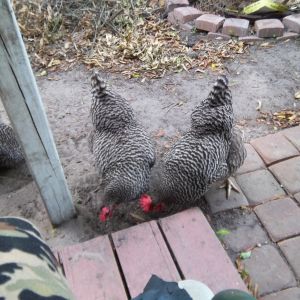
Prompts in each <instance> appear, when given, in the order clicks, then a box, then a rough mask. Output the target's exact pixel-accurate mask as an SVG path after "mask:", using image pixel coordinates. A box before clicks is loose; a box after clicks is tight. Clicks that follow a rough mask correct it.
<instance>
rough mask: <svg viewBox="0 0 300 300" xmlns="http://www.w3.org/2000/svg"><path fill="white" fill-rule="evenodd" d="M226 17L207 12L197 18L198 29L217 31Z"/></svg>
mask: <svg viewBox="0 0 300 300" xmlns="http://www.w3.org/2000/svg"><path fill="white" fill-rule="evenodd" d="M224 21H225V18H223V17H221V16H216V15H211V14H205V15H202V16H201V17H199V18H198V19H196V21H195V26H196V28H197V29H200V30H204V31H210V32H217V31H218V30H219V29H220V28H221V27H222V25H223V23H224Z"/></svg>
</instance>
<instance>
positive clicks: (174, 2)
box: [165, 0, 189, 13]
mask: <svg viewBox="0 0 300 300" xmlns="http://www.w3.org/2000/svg"><path fill="white" fill-rule="evenodd" d="M165 3H166V12H167V13H170V12H172V11H173V10H174V9H175V8H177V7H184V6H189V1H188V0H167V1H166V2H165Z"/></svg>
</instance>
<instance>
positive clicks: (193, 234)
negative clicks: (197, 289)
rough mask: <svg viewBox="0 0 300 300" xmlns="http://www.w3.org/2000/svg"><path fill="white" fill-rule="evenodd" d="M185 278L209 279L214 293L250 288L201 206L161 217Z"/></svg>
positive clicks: (163, 227) (204, 280)
mask: <svg viewBox="0 0 300 300" xmlns="http://www.w3.org/2000/svg"><path fill="white" fill-rule="evenodd" d="M159 223H160V225H161V227H162V229H163V232H164V234H165V236H166V239H167V241H168V243H169V245H170V248H171V249H172V252H173V253H174V256H175V258H176V260H177V263H178V264H179V267H180V269H181V271H182V273H183V275H184V277H185V279H195V280H199V281H201V282H203V283H205V284H206V285H207V286H208V287H209V288H210V289H211V290H212V291H213V292H214V293H217V292H219V291H221V290H224V289H229V288H236V289H241V290H245V291H247V288H246V286H245V284H244V282H243V281H242V279H241V277H240V275H239V274H238V272H237V270H236V269H235V267H234V266H233V264H232V262H231V260H230V259H229V257H228V255H227V253H226V252H225V250H224V249H223V247H222V245H221V243H220V241H219V240H218V238H217V237H216V235H215V233H214V231H213V230H212V228H211V227H210V225H209V223H208V222H207V220H206V218H205V216H204V215H203V214H202V212H201V211H200V209H199V208H193V209H189V210H186V211H183V212H181V213H178V214H175V215H173V216H170V217H167V218H164V219H161V220H160V221H159Z"/></svg>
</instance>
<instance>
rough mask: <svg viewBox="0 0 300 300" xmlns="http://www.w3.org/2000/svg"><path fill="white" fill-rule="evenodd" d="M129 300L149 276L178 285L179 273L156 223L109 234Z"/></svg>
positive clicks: (140, 289)
mask: <svg viewBox="0 0 300 300" xmlns="http://www.w3.org/2000/svg"><path fill="white" fill-rule="evenodd" d="M112 237H113V241H114V244H115V247H116V251H117V254H118V258H119V261H120V265H121V267H122V270H123V274H124V276H125V278H126V282H127V286H128V289H129V292H130V295H131V297H135V296H137V295H139V294H140V293H141V292H142V291H143V289H144V287H145V285H146V284H147V282H148V281H149V279H150V277H151V275H152V274H155V275H157V276H159V277H160V278H162V279H164V280H169V281H178V280H180V279H181V278H180V276H179V273H178V271H177V269H176V266H175V264H174V261H173V260H172V257H171V255H170V252H169V251H168V248H167V245H166V244H165V241H164V239H163V237H162V235H161V232H160V230H159V228H158V226H157V223H156V222H155V221H151V222H148V223H143V224H139V225H137V226H134V227H131V228H128V229H124V230H121V231H118V232H116V233H113V234H112Z"/></svg>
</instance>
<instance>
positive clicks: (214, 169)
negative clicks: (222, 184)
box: [143, 76, 246, 211]
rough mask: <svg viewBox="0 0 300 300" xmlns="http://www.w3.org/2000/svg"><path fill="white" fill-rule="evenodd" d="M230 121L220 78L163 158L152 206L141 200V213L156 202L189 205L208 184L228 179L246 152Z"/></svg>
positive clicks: (228, 96)
mask: <svg viewBox="0 0 300 300" xmlns="http://www.w3.org/2000/svg"><path fill="white" fill-rule="evenodd" d="M233 119H234V117H233V108H232V96H231V92H230V90H229V87H228V80H227V78H226V76H220V77H218V79H217V81H216V83H215V84H214V86H213V89H212V91H211V92H210V93H209V95H208V97H207V98H206V99H205V100H204V101H202V102H201V103H200V104H199V105H198V106H197V107H196V108H195V109H194V111H193V112H192V114H191V127H190V129H189V131H188V132H187V133H186V134H185V135H184V136H183V137H181V138H180V139H179V140H178V141H177V142H176V143H175V144H174V145H173V146H172V147H171V149H170V150H169V151H168V152H167V153H166V154H165V155H164V157H163V159H162V162H161V164H160V167H159V171H158V180H157V183H156V185H155V195H153V202H151V201H152V199H151V198H150V197H147V199H146V198H145V199H144V200H143V202H144V203H147V206H145V205H144V208H145V209H144V211H151V208H153V207H154V203H157V202H159V203H165V204H167V205H168V204H183V203H190V204H193V203H194V202H195V201H197V199H199V197H201V196H202V195H203V194H204V193H205V192H206V191H207V189H208V188H209V187H210V185H211V184H212V183H214V182H216V181H220V180H225V179H228V178H229V177H230V176H231V175H232V174H233V173H234V172H235V171H236V170H237V169H238V168H239V167H240V166H241V165H242V164H243V162H244V160H245V158H246V150H245V147H244V144H243V141H242V138H241V136H240V135H239V134H238V133H237V132H236V131H235V130H234V128H233ZM229 186H230V183H229Z"/></svg>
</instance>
